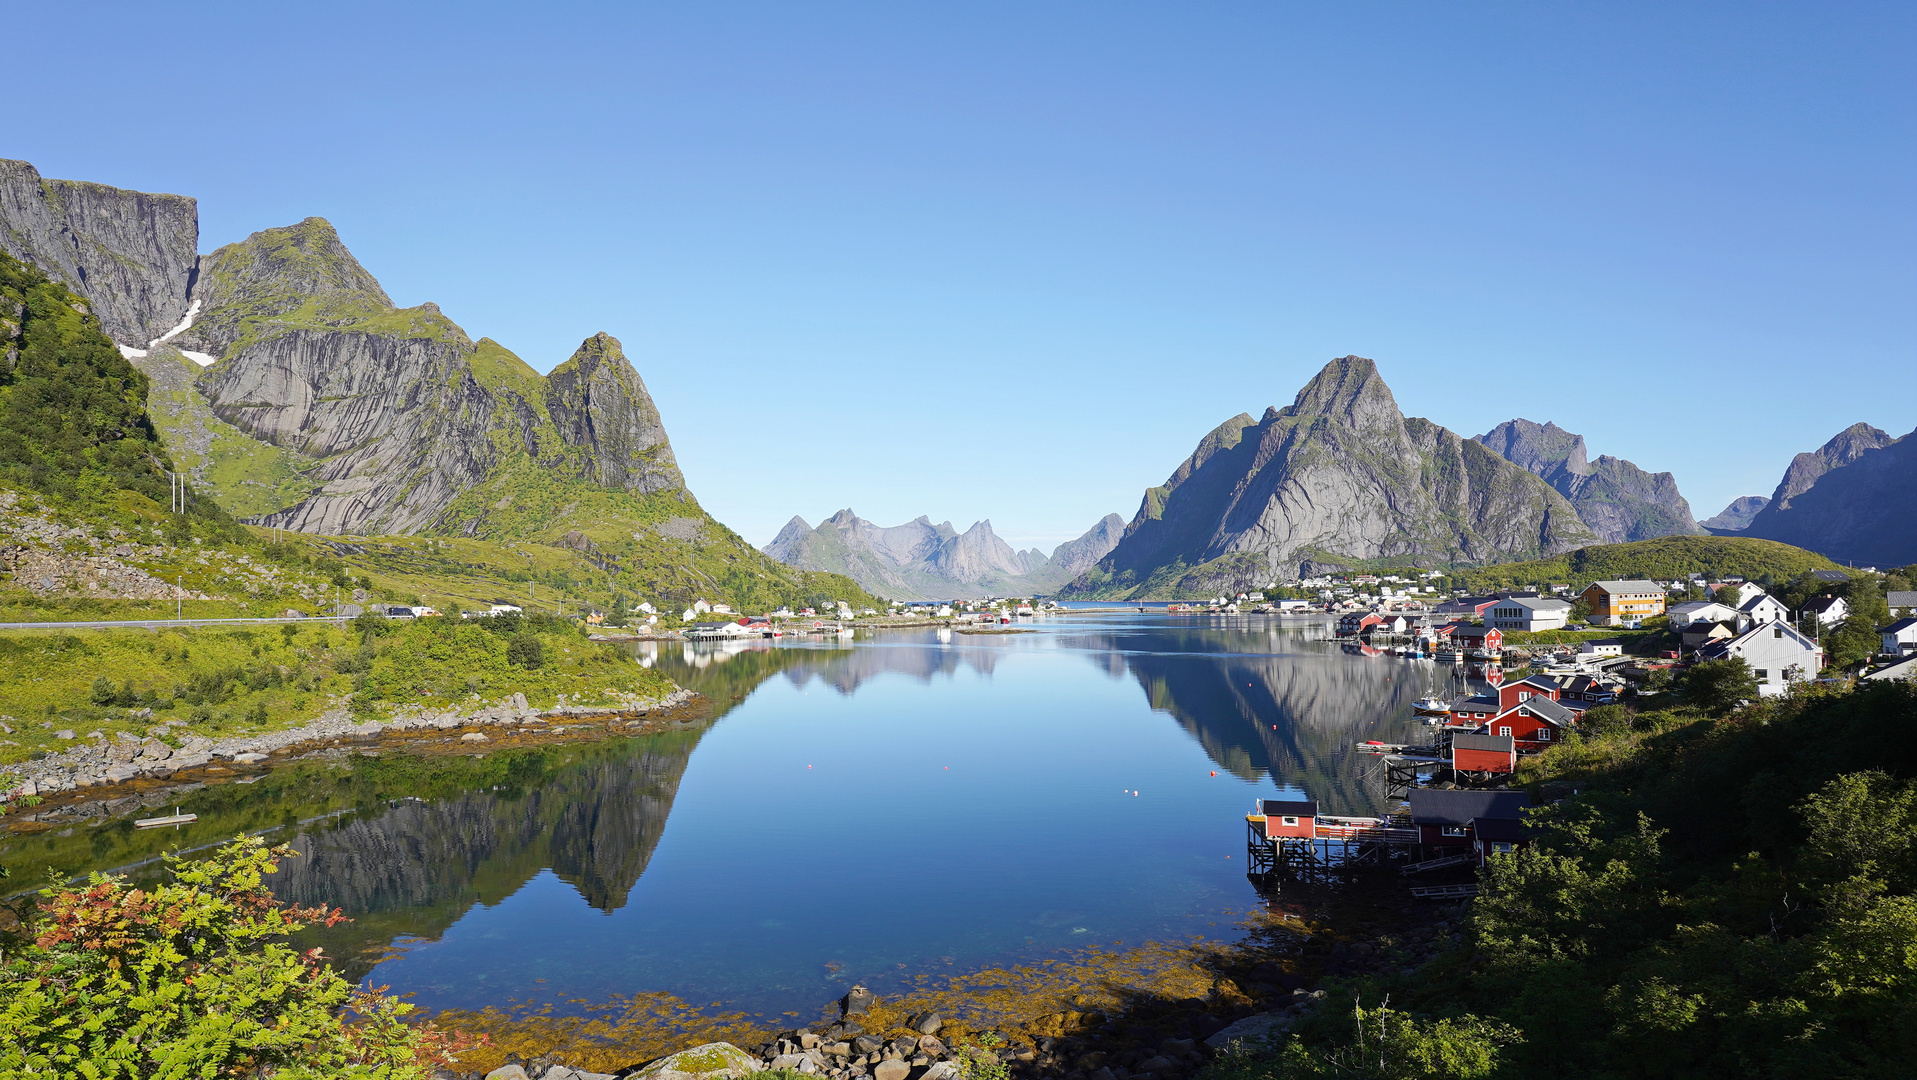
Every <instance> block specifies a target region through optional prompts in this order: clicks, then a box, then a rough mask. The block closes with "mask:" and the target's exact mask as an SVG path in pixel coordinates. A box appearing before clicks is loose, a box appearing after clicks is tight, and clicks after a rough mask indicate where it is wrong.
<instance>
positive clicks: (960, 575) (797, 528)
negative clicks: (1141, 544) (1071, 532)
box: [763, 508, 1124, 600]
mask: <svg viewBox="0 0 1917 1080" xmlns="http://www.w3.org/2000/svg"><path fill="white" fill-rule="evenodd" d="M1123 524H1124V522H1123V519H1121V518H1120V517H1119V516H1118V515H1117V514H1108V515H1106V516H1105V517H1104V518H1103V519H1102V520H1100V521H1099V523H1098V524H1096V525H1094V526H1092V527H1091V529H1089V530H1087V531H1086V532H1085V533H1084V534H1083V535H1082V536H1079V537H1077V538H1076V539H1073V540H1069V541H1067V542H1065V543H1063V544H1060V545H1059V546H1058V547H1056V548H1054V549H1053V551H1052V554H1051V555H1049V556H1048V555H1046V554H1045V553H1044V552H1042V551H1039V550H1038V549H1037V548H1030V549H1027V550H1025V551H1017V550H1014V549H1013V548H1012V546H1011V545H1010V544H1007V543H1006V542H1005V541H1004V540H1003V539H1001V538H1000V537H999V536H998V534H997V533H995V532H993V531H992V523H991V521H990V520H986V521H979V522H975V523H974V524H973V525H972V527H971V528H969V529H967V530H965V531H964V532H963V533H961V532H959V531H957V530H956V529H954V528H953V527H952V523H951V522H949V521H947V522H941V523H940V524H937V525H934V524H932V519H931V518H928V517H924V516H921V517H918V518H915V519H914V520H912V521H908V522H906V523H905V524H903V525H894V526H892V527H890V528H886V527H882V526H879V525H875V524H873V523H872V522H870V521H867V520H865V519H864V518H861V517H859V516H858V515H857V514H855V513H853V512H852V511H851V510H850V509H849V508H848V509H845V510H841V511H839V512H838V513H836V514H834V515H832V516H831V517H829V518H827V519H825V520H824V521H822V522H820V523H819V526H818V528H816V529H815V528H813V527H812V526H810V525H807V524H806V523H805V519H804V518H800V517H794V518H793V519H792V520H791V521H788V522H786V525H785V528H783V529H781V530H780V531H779V535H778V536H776V537H774V538H773V540H772V542H771V543H769V544H767V545H766V546H765V547H764V549H763V550H764V551H765V553H766V554H767V555H770V556H772V557H773V558H775V559H777V560H779V561H780V562H783V563H785V564H787V565H788V566H796V567H800V568H801V569H806V570H823V571H827V572H830V573H835V574H844V575H846V576H847V577H850V578H852V579H853V580H854V581H857V582H858V583H859V584H860V585H863V586H864V587H865V588H866V589H867V590H869V591H871V592H874V593H877V594H878V595H880V596H886V597H890V598H892V599H895V600H934V599H938V600H953V599H962V598H967V597H976V596H1027V595H1044V594H1049V593H1051V592H1052V591H1054V590H1056V589H1057V588H1058V587H1059V586H1061V585H1063V584H1064V583H1066V582H1067V581H1070V580H1071V579H1072V578H1073V577H1075V576H1076V575H1077V574H1078V573H1081V572H1082V571H1083V570H1084V568H1085V567H1087V566H1089V565H1091V564H1092V563H1094V562H1096V561H1097V560H1098V559H1100V558H1102V557H1103V556H1104V555H1105V553H1106V552H1108V551H1110V550H1111V549H1112V547H1113V546H1114V545H1115V544H1116V543H1117V542H1118V536H1119V533H1120V531H1121V529H1122V527H1123Z"/></svg>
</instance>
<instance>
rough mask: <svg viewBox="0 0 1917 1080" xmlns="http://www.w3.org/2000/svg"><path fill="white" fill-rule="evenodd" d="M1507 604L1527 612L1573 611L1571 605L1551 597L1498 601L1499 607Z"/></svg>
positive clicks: (1515, 597)
mask: <svg viewBox="0 0 1917 1080" xmlns="http://www.w3.org/2000/svg"><path fill="white" fill-rule="evenodd" d="M1506 604H1511V605H1513V606H1516V607H1521V608H1524V609H1525V610H1527V611H1569V610H1571V605H1570V604H1568V603H1566V602H1564V601H1563V600H1558V599H1554V598H1551V597H1537V596H1513V597H1509V598H1507V599H1504V600H1500V601H1498V604H1497V606H1499V607H1503V606H1504V605H1506Z"/></svg>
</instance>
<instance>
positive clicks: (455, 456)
mask: <svg viewBox="0 0 1917 1080" xmlns="http://www.w3.org/2000/svg"><path fill="white" fill-rule="evenodd" d="M89 208H91V209H89ZM95 211H101V212H95ZM107 211H110V212H107ZM196 213H197V211H196V208H195V206H194V203H193V201H192V200H191V199H182V198H179V197H176V196H150V195H146V194H144V193H140V192H130V191H121V190H119V189H114V188H107V187H105V186H103V185H81V184H74V183H71V182H66V181H50V180H43V179H41V178H40V177H39V176H38V174H37V173H35V172H33V171H32V168H31V166H27V165H25V164H24V163H0V252H11V251H18V252H20V253H22V254H23V256H24V259H25V260H29V261H43V262H44V265H42V266H41V267H40V268H39V271H38V272H39V273H40V276H41V277H42V278H49V275H51V277H50V278H49V287H54V288H62V287H63V286H61V285H60V280H61V275H67V276H70V277H72V278H73V279H74V280H78V281H83V282H84V283H85V286H86V290H87V291H86V292H85V293H84V294H77V293H74V292H73V291H71V290H69V291H68V292H67V293H66V294H64V295H66V296H67V300H64V301H61V302H59V303H55V304H54V305H53V307H51V308H47V309H46V310H47V311H53V310H54V309H56V308H57V309H58V310H60V311H66V312H68V315H67V316H64V317H66V318H68V319H69V321H71V320H72V319H84V318H93V319H94V322H95V323H96V324H97V326H96V328H97V329H101V330H103V331H104V330H108V329H112V328H111V327H108V326H106V324H105V322H103V321H102V320H103V319H110V321H114V325H115V326H119V329H117V330H113V333H114V334H116V335H118V336H119V337H120V338H121V339H122V340H119V341H117V342H116V341H115V340H113V339H111V338H109V337H107V336H105V334H104V333H103V334H102V335H101V336H100V337H99V338H98V340H96V341H93V342H92V345H91V346H89V347H94V346H97V349H96V351H98V350H102V349H103V350H104V353H102V355H101V357H100V358H99V363H100V364H104V365H106V367H103V368H101V370H106V368H107V367H110V368H112V369H113V370H114V371H116V372H119V374H117V375H115V376H114V378H120V379H122V380H134V381H129V382H126V385H125V387H123V388H122V389H123V391H124V394H123V396H126V398H127V401H128V402H129V403H130V404H129V406H128V408H133V407H134V406H140V405H144V406H146V408H145V409H137V410H135V411H138V412H140V414H141V415H140V417H139V422H140V423H141V424H144V428H143V430H144V431H145V438H146V439H147V441H148V442H149V443H151V444H152V445H153V446H155V447H157V446H158V445H160V443H161V442H162V441H163V442H164V444H165V445H166V446H167V447H168V449H169V450H170V451H171V452H172V458H171V459H170V460H169V461H168V462H167V463H166V464H164V465H153V466H150V467H148V472H147V479H146V480H145V481H144V482H143V483H144V487H143V488H140V490H142V491H143V492H144V493H145V494H146V495H147V497H148V498H149V501H151V500H153V499H158V500H159V502H160V504H162V505H164V504H165V502H166V501H167V500H168V498H169V494H168V484H167V481H166V479H165V470H166V469H168V468H178V469H180V470H181V471H182V472H184V473H185V474H186V476H187V477H188V481H189V485H190V487H191V489H192V490H193V492H194V494H195V498H194V500H193V506H194V507H195V512H196V513H197V512H200V511H202V510H204V511H208V512H212V511H226V512H230V513H231V514H232V515H237V516H241V517H244V518H246V519H247V520H249V521H251V522H254V523H257V524H259V525H262V526H265V527H268V528H272V529H276V530H291V531H294V532H298V533H305V534H309V535H316V536H332V537H339V538H340V539H339V540H336V541H327V542H324V543H320V544H312V543H306V542H301V543H300V544H298V545H295V547H296V548H297V551H296V552H295V553H296V554H297V556H298V558H299V559H301V560H305V561H304V562H303V563H302V565H308V566H310V565H311V560H315V559H317V560H320V561H322V562H325V563H327V564H328V565H331V564H334V563H338V564H340V565H342V566H343V565H346V564H347V563H350V564H351V566H352V573H351V574H349V575H348V577H349V580H351V579H356V578H365V579H368V581H369V582H378V583H379V585H378V587H371V586H370V585H369V586H358V587H357V591H358V592H359V593H360V594H361V595H360V597H359V599H360V600H362V601H363V600H369V599H373V598H375V597H376V596H378V595H382V594H383V595H387V596H398V597H404V596H407V595H433V596H435V597H436V598H437V599H436V600H435V602H440V601H444V602H485V601H487V600H488V599H489V598H499V599H505V598H508V597H511V598H513V599H515V600H519V601H522V602H523V601H526V600H529V599H530V596H529V595H528V594H530V593H532V592H534V591H535V588H536V586H537V585H538V584H540V583H541V582H544V583H545V584H546V585H547V587H548V589H549V590H550V592H549V594H548V595H549V596H550V597H551V600H552V601H553V602H554V603H555V606H556V604H557V602H560V601H567V602H571V603H573V604H574V605H576V606H578V605H590V606H594V607H606V606H609V605H616V604H618V603H621V602H637V601H638V600H641V599H644V600H650V601H652V602H653V603H655V604H656V605H659V606H661V607H666V606H672V605H678V604H681V603H687V602H690V601H692V600H693V599H696V598H700V597H703V598H706V599H710V600H725V601H730V602H731V603H733V604H734V605H735V606H738V607H746V608H773V607H777V606H778V605H780V604H782V603H793V604H804V603H817V602H820V601H823V600H828V599H843V600H846V601H848V602H851V603H854V604H859V605H869V604H873V603H875V598H873V597H872V596H871V595H870V594H868V593H867V592H865V591H864V590H862V589H861V588H860V587H859V586H858V585H857V584H855V583H853V582H852V581H850V580H847V579H845V578H842V577H835V576H832V575H829V574H820V573H816V572H808V571H804V570H799V569H795V568H793V567H788V566H785V565H783V564H781V563H779V562H777V561H775V560H773V559H770V558H768V557H766V556H765V555H763V554H762V553H760V552H758V551H756V550H754V549H753V548H752V546H751V545H749V544H747V543H746V542H745V541H744V540H743V539H742V538H740V537H739V536H737V535H736V534H735V533H733V532H732V531H731V530H729V529H727V528H726V527H725V526H724V525H723V524H721V523H719V522H718V521H716V520H714V519H713V518H712V517H711V516H710V515H709V514H707V513H706V512H705V510H704V509H703V508H702V507H701V506H700V505H699V503H698V500H697V499H695V498H694V497H693V495H692V493H691V492H690V491H688V490H687V489H686V487H685V482H684V479H683V477H682V476H681V475H680V473H679V469H678V465H677V462H676V461H675V459H674V457H673V453H672V446H671V443H670V441H669V439H668V437H667V434H666V430H665V425H664V423H663V421H662V419H661V417H660V415H659V411H658V409H657V407H656V406H655V404H654V403H653V401H652V398H651V396H650V394H649V393H648V392H647V390H646V387H645V383H644V381H643V380H642V379H641V377H640V375H639V373H638V371H637V370H636V369H635V368H634V367H633V365H632V363H631V362H630V361H629V360H628V359H627V358H626V357H625V355H624V353H623V351H622V350H621V348H620V345H619V342H618V340H617V339H615V338H613V337H611V336H610V335H608V334H604V333H600V334H595V335H593V336H592V337H589V338H587V339H586V340H585V341H584V342H583V343H582V344H581V345H580V347H579V349H578V350H577V351H576V352H575V353H574V355H573V356H572V357H571V358H570V359H568V360H566V361H565V362H563V363H561V364H559V365H558V366H557V367H555V368H554V369H553V370H552V372H551V374H549V375H540V374H539V373H538V372H537V371H536V370H534V369H533V367H532V366H531V365H529V364H527V363H526V362H525V361H523V360H522V359H520V358H519V357H518V356H515V355H514V354H513V353H512V352H511V351H510V350H508V349H506V348H505V347H504V346H501V345H500V344H498V343H497V342H494V341H492V340H490V339H487V338H480V339H479V340H477V341H474V340H472V339H471V338H470V337H468V335H467V334H466V332H465V331H464V330H463V329H462V328H460V327H459V326H458V325H457V324H455V323H454V322H453V321H452V320H450V319H448V318H447V317H446V316H445V315H444V314H443V313H442V312H440V310H439V309H438V307H437V306H435V305H433V304H430V303H427V304H421V305H419V306H417V307H412V308H398V307H395V306H394V304H393V302H392V300H391V298H390V297H389V296H388V295H387V294H386V292H385V290H384V289H383V288H382V287H381V286H380V284H379V282H378V280H377V279H376V278H375V277H374V276H373V275H372V274H371V273H370V272H368V271H367V270H366V268H365V267H364V266H362V265H361V264H360V263H359V261H358V260H357V259H355V258H354V257H353V255H352V253H351V252H350V251H349V250H348V249H347V248H346V246H345V245H344V243H342V242H341V240H340V238H339V236H338V233H337V232H336V231H335V230H334V229H333V227H332V225H331V224H329V223H328V222H326V221H325V220H324V219H322V218H307V219H306V220H304V221H302V222H299V223H298V224H295V225H291V226H287V227H284V228H275V229H264V230H261V231H259V232H256V233H254V234H253V235H251V236H249V237H247V238H246V239H245V240H243V241H240V242H238V243H234V244H228V245H225V246H223V247H221V248H219V249H218V250H216V251H214V252H212V253H211V254H208V255H205V256H198V255H195V254H194V253H193V252H194V248H195V246H196V245H197V237H198V221H197V217H196ZM69 249H71V250H74V251H80V252H82V253H83V254H85V253H91V254H86V258H87V259H91V258H94V256H98V258H99V259H105V260H107V261H108V262H110V263H112V265H113V266H114V267H115V268H116V269H115V271H114V272H113V273H102V272H100V271H99V270H98V268H96V267H93V266H92V264H91V263H87V262H86V259H81V261H80V262H79V263H75V262H74V260H73V259H70V258H67V257H66V255H65V254H63V253H65V252H67V251H68V250H69ZM96 261H97V260H96ZM70 263H71V264H72V265H69V264H70ZM15 306H20V305H15ZM20 310H21V311H22V312H25V313H26V314H27V317H29V318H30V319H31V320H38V321H36V322H35V323H34V325H35V327H36V328H37V327H41V326H42V325H44V324H45V320H46V319H47V318H48V317H50V316H47V315H45V314H41V313H36V312H38V311H39V309H37V308H31V307H30V306H21V308H20ZM92 312H101V313H103V314H102V315H100V316H94V315H92V314H91V313H92ZM19 322H20V319H19V318H18V317H16V318H14V319H12V320H11V321H9V322H8V323H7V324H5V325H4V326H0V332H5V331H6V329H7V328H8V327H11V326H14V325H15V324H17V323H19ZM122 324H123V325H122ZM163 324H164V326H163ZM162 327H163V328H162ZM155 328H161V329H158V330H156V329H155ZM150 334H151V335H153V336H151V337H150V336H148V335H150ZM36 335H38V336H36ZM17 336H18V334H16V337H17ZM44 336H45V334H44V333H42V332H41V331H40V330H39V329H35V330H34V331H33V333H31V334H29V335H28V338H27V339H23V340H22V341H21V342H19V343H16V345H15V346H14V347H13V348H12V349H11V352H19V351H20V349H22V348H29V347H32V348H38V347H39V346H35V345H34V344H33V342H34V341H37V340H39V338H40V337H44ZM116 344H117V345H118V346H119V347H118V348H117V349H116V348H115V345H116ZM110 353H117V354H118V355H117V356H107V355H105V354H110ZM129 360H130V361H131V363H132V364H133V365H135V366H137V367H138V369H139V370H133V369H132V368H130V367H129V366H128V361H129ZM109 361H110V363H109ZM114 365H117V367H115V366H114ZM142 375H144V378H141V376H142ZM31 378H34V377H31V376H30V377H29V379H30V381H31ZM70 382H71V380H67V379H66V378H65V377H64V376H62V377H59V378H55V379H53V380H52V381H47V380H41V381H39V382H33V384H32V386H30V387H28V388H27V389H24V390H22V391H21V392H20V393H19V394H16V395H14V398H15V401H16V406H17V407H19V408H31V407H34V406H31V405H30V404H29V399H34V395H36V394H42V395H43V396H44V394H43V392H51V391H47V390H46V388H47V387H49V386H52V387H55V388H56V389H57V390H58V393H60V394H65V395H68V396H69V397H70V396H72V395H74V394H82V393H94V392H95V390H94V389H89V387H91V386H92V385H93V384H92V383H85V384H84V385H83V384H82V383H72V384H71V385H66V384H67V383H70ZM35 387H38V388H39V389H35ZM35 400H37V399H35ZM97 412H98V410H94V413H97ZM89 415H93V413H89ZM37 430H38V428H36V427H35V425H34V424H33V423H16V424H12V425H9V426H8V428H7V432H9V433H12V432H24V433H27V434H25V435H22V436H21V437H23V438H25V437H32V438H38V436H34V435H32V434H31V433H32V432H34V431H37ZM7 437H9V435H8V434H6V433H0V439H4V438H7ZM76 438H78V441H77V442H76V441H74V439H68V440H67V442H69V443H71V444H72V445H74V446H79V445H82V444H86V438H87V436H85V435H81V436H76ZM95 442H96V443H98V445H92V444H87V445H92V448H91V449H89V450H87V451H86V452H87V453H88V454H91V455H92V456H94V457H95V458H99V459H100V460H101V461H102V462H104V461H106V458H107V457H109V456H111V455H113V454H121V455H124V454H125V453H128V452H129V451H126V450H125V448H124V445H123V444H124V440H119V441H115V442H114V443H113V445H114V446H117V447H120V449H112V448H110V447H108V446H107V444H106V443H104V442H99V441H98V440H95ZM36 445H40V446H41V447H42V449H43V450H44V449H45V447H46V446H48V445H52V444H49V443H47V442H46V440H44V439H42V440H41V443H40V444H36ZM62 445H64V444H62ZM14 449H15V451H16V453H14V455H13V457H14V459H15V465H14V467H15V468H16V469H19V468H37V469H38V470H39V474H40V475H42V476H56V475H57V474H59V473H60V471H61V468H62V467H61V466H59V465H57V464H55V463H54V462H53V459H51V458H46V459H45V460H43V461H42V463H41V464H40V465H38V466H30V465H29V464H27V462H28V459H29V458H31V457H33V454H31V453H28V452H27V451H26V450H25V449H22V448H20V447H15V448H14ZM56 456H57V455H56ZM135 456H138V455H137V453H136V454H135ZM42 457H43V458H45V455H44V454H42ZM114 460H116V461H118V460H119V459H118V458H115V459H114ZM156 460H157V459H156ZM119 468H120V469H121V472H126V470H127V468H130V466H125V465H124V463H123V464H122V465H121V466H119ZM67 471H68V472H72V474H73V476H75V477H76V478H84V477H85V476H89V475H94V473H89V472H87V471H86V470H80V471H78V472H74V471H73V470H67ZM94 472H95V473H97V472H98V470H97V469H96V470H95V471H94ZM129 475H130V474H129ZM0 480H4V477H0ZM49 482H51V481H49ZM129 483H131V481H128V483H121V482H119V481H114V482H113V483H112V484H110V485H109V486H110V487H117V488H122V489H124V488H126V487H127V486H128V484H129ZM136 486H137V485H136ZM147 489H151V490H147ZM73 512H75V507H73V506H68V507H66V508H65V509H64V510H63V513H68V514H69V515H70V514H71V513H73ZM219 516H220V517H221V519H222V524H221V526H220V527H221V528H225V529H227V530H229V531H231V530H235V529H237V526H235V525H234V523H233V521H232V520H231V518H230V517H227V516H226V514H225V513H221V514H220V515H219ZM233 535H234V536H235V537H236V538H237V537H240V536H241V533H239V532H234V534H233ZM425 536H431V537H438V538H448V539H455V538H456V539H459V540H461V541H464V542H463V543H461V544H460V545H459V552H460V557H459V559H458V560H457V562H458V567H457V568H456V569H454V570H452V571H450V572H447V573H441V572H439V570H434V571H432V572H427V573H421V572H420V566H421V565H422V561H424V562H426V563H433V562H434V559H430V558H429V559H426V560H422V559H421V558H420V557H419V552H420V550H421V547H422V545H421V544H420V543H419V542H417V541H416V540H412V539H408V538H415V537H425ZM369 537H371V538H377V539H376V540H368V539H366V538H369ZM287 550H289V551H294V550H295V549H294V548H288V549H287ZM341 560H345V562H341ZM388 575H393V577H392V579H390V580H389V578H388ZM320 579H321V580H322V581H325V580H327V575H326V574H324V573H322V574H321V575H320ZM409 585H423V586H425V588H424V589H419V588H409V587H407V586H409ZM196 592H197V593H199V594H201V595H203V596H204V597H206V598H207V600H206V601H204V602H209V603H211V602H214V601H215V591H210V590H208V589H200V590H196ZM91 599H94V600H100V601H106V600H110V599H112V598H111V597H109V596H104V595H102V596H95V597H91ZM121 599H130V598H121ZM252 602H254V601H249V603H252ZM300 602H301V603H305V601H300ZM29 606H30V605H29Z"/></svg>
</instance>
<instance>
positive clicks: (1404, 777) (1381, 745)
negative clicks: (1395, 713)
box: [1353, 732, 1451, 799]
mask: <svg viewBox="0 0 1917 1080" xmlns="http://www.w3.org/2000/svg"><path fill="white" fill-rule="evenodd" d="M1449 734H1450V733H1449V732H1440V733H1439V736H1438V738H1439V742H1437V743H1435V744H1429V745H1418V744H1415V743H1387V742H1365V743H1359V744H1358V745H1357V746H1355V747H1353V749H1355V750H1357V751H1358V752H1359V753H1360V754H1370V755H1372V756H1374V757H1379V758H1383V759H1384V770H1385V777H1384V778H1385V798H1387V799H1402V798H1404V797H1405V793H1406V792H1408V791H1410V790H1411V789H1412V788H1413V787H1415V786H1416V785H1417V784H1418V783H1419V781H1421V780H1423V779H1424V778H1425V777H1426V776H1427V775H1429V774H1431V773H1433V772H1436V771H1437V770H1439V769H1446V768H1450V767H1451V757H1450V753H1449V749H1448V747H1447V746H1446V745H1445V743H1446V742H1448V741H1449V740H1448V738H1447V736H1448V735H1449Z"/></svg>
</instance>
